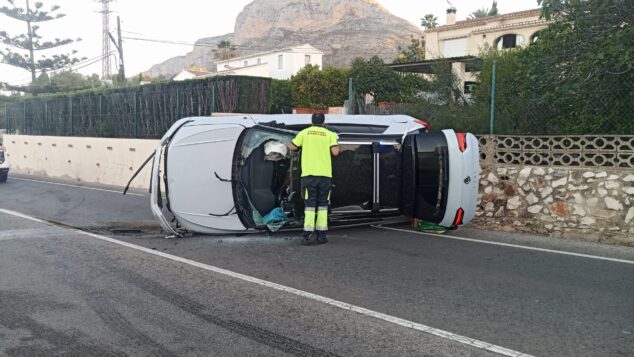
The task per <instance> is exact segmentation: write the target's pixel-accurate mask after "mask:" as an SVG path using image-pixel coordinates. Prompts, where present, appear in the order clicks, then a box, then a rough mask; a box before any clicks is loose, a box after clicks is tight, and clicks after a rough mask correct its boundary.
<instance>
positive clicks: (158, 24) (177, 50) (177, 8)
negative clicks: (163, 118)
mask: <svg viewBox="0 0 634 357" xmlns="http://www.w3.org/2000/svg"><path fill="white" fill-rule="evenodd" d="M39 1H41V2H43V3H44V8H45V9H46V8H49V7H50V6H51V5H59V6H60V7H61V9H60V10H59V11H60V12H62V13H64V14H66V17H64V18H61V19H58V20H53V21H49V22H45V23H41V24H40V27H41V29H40V31H39V33H40V34H41V35H43V37H45V39H46V38H56V37H58V38H78V37H79V38H81V39H82V40H81V41H80V42H77V43H74V44H71V45H68V46H65V47H60V48H57V49H55V50H53V51H54V52H58V51H60V49H64V50H77V51H78V53H77V56H79V57H86V58H88V59H93V58H97V57H99V56H101V46H102V44H101V42H102V41H101V14H100V13H99V11H100V10H101V4H100V3H98V2H97V0H39ZM32 2H33V1H32ZM250 2H252V0H232V1H219V0H214V1H205V0H179V1H176V2H167V1H155V0H133V1H126V0H115V1H113V2H112V3H110V10H111V11H113V13H112V14H111V19H110V21H111V24H110V30H111V32H112V33H113V34H115V33H116V17H117V16H120V17H121V28H122V30H123V31H124V33H123V37H138V38H146V39H160V40H168V41H175V42H185V43H193V42H194V41H196V40H197V39H200V38H205V37H213V36H218V35H223V34H226V33H230V32H233V28H234V24H235V19H236V17H237V16H238V14H239V13H240V11H242V9H243V8H244V7H245V6H246V5H247V4H249V3H250ZM378 2H379V3H380V4H381V5H382V6H383V7H384V8H386V9H387V10H388V11H390V12H391V13H392V14H394V15H396V16H399V17H401V18H404V19H406V20H408V21H410V22H411V23H413V24H414V25H416V26H419V27H420V18H421V17H423V16H424V15H426V14H430V13H431V14H434V15H436V16H437V17H438V20H439V24H440V25H443V24H444V23H445V19H446V9H447V8H448V7H449V5H448V3H447V1H445V0H378ZM451 3H452V4H453V6H454V7H456V8H457V9H458V20H464V19H465V18H466V17H467V16H468V15H469V14H470V13H471V12H473V11H475V10H477V9H480V8H483V7H486V8H488V7H490V6H491V0H451ZM15 4H16V5H18V6H20V7H24V4H25V0H15ZM0 6H11V5H10V4H9V3H8V1H7V0H0ZM537 7H538V5H537V0H498V9H499V11H500V13H509V12H514V11H521V10H527V9H534V8H537ZM2 30H4V31H7V32H9V33H10V34H19V33H24V32H26V25H24V24H23V23H21V22H18V21H15V20H13V19H11V18H9V17H7V16H4V15H3V14H0V31H2ZM115 37H116V35H115ZM3 48H4V46H3ZM123 48H124V60H125V65H126V75H127V76H128V77H130V76H132V75H134V74H138V73H139V72H142V71H145V70H147V69H149V68H150V67H151V66H152V65H153V64H157V63H160V62H163V61H165V60H167V59H169V58H172V57H175V56H180V55H184V54H186V53H188V52H190V51H191V50H192V46H186V45H172V44H165V43H152V42H145V41H137V40H131V39H127V40H124V44H123ZM111 49H112V50H114V46H111ZM44 53H46V52H44ZM36 56H37V55H36ZM89 63H90V61H87V62H85V65H86V66H85V67H83V68H81V69H78V71H79V72H80V73H83V74H87V75H89V74H92V73H97V74H99V75H101V61H97V62H95V63H94V64H89ZM113 72H116V69H115V68H114V58H113ZM29 81H30V74H29V72H26V71H24V70H21V69H16V68H15V67H11V66H8V65H5V64H0V82H9V83H11V84H16V85H19V84H28V82H29Z"/></svg>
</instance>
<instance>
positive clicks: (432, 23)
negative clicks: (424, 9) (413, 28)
mask: <svg viewBox="0 0 634 357" xmlns="http://www.w3.org/2000/svg"><path fill="white" fill-rule="evenodd" d="M420 21H421V22H420V25H421V26H423V27H424V28H425V29H433V28H434V27H437V26H438V17H436V16H434V14H427V15H425V17H423V18H422V19H420Z"/></svg>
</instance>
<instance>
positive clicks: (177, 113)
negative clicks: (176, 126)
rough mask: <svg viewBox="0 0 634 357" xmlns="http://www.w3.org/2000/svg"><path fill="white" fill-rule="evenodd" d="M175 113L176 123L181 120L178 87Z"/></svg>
mask: <svg viewBox="0 0 634 357" xmlns="http://www.w3.org/2000/svg"><path fill="white" fill-rule="evenodd" d="M174 113H176V118H174V121H176V120H178V119H180V113H179V107H178V87H176V110H175V111H174Z"/></svg>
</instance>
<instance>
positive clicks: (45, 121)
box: [44, 100, 50, 134]
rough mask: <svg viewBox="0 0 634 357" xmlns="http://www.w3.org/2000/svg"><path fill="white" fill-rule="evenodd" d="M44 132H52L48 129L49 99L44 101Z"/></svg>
mask: <svg viewBox="0 0 634 357" xmlns="http://www.w3.org/2000/svg"><path fill="white" fill-rule="evenodd" d="M44 133H47V134H50V131H49V130H48V100H45V101H44Z"/></svg>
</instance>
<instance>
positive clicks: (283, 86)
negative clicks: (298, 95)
mask: <svg viewBox="0 0 634 357" xmlns="http://www.w3.org/2000/svg"><path fill="white" fill-rule="evenodd" d="M292 112H293V96H292V86H291V81H290V80H279V79H274V80H272V81H271V114H289V113H292Z"/></svg>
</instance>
